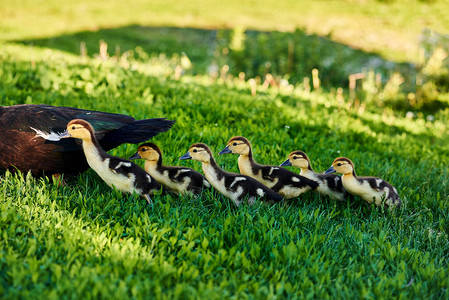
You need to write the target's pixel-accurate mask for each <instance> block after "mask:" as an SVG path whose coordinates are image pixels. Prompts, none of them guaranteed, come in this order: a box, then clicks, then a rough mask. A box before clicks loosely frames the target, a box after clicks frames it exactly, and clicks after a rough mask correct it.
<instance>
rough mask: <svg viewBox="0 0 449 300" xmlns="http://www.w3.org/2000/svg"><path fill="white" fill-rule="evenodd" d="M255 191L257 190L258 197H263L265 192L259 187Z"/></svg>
mask: <svg viewBox="0 0 449 300" xmlns="http://www.w3.org/2000/svg"><path fill="white" fill-rule="evenodd" d="M256 192H257V195H259V196H260V197H263V196H264V195H265V192H264V191H263V190H262V189H260V188H259V189H257V190H256Z"/></svg>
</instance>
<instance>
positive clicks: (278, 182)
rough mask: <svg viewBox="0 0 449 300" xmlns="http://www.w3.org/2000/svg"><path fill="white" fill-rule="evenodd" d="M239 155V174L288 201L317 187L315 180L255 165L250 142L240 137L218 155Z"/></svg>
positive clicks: (275, 168)
mask: <svg viewBox="0 0 449 300" xmlns="http://www.w3.org/2000/svg"><path fill="white" fill-rule="evenodd" d="M226 153H235V154H239V155H240V156H239V158H238V164H239V170H240V173H242V174H243V175H247V176H250V177H252V178H254V179H256V180H257V181H259V182H261V183H263V184H264V185H266V186H267V187H269V188H270V189H272V190H273V191H274V192H276V193H278V194H279V195H281V196H283V197H285V198H287V199H289V198H294V197H298V196H299V195H301V194H302V193H304V192H307V191H310V190H314V189H316V188H317V187H318V183H317V182H316V181H315V180H311V179H309V178H306V177H304V176H301V175H298V174H296V173H293V172H291V171H289V170H287V169H283V168H280V167H278V166H266V165H260V164H258V163H256V162H255V161H254V159H253V154H252V151H251V144H250V142H249V141H248V140H247V139H246V138H244V137H241V136H236V137H233V138H231V139H230V140H229V142H228V144H227V146H226V147H225V148H224V149H223V150H221V152H220V153H219V154H226Z"/></svg>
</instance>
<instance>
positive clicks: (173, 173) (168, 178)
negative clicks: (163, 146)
mask: <svg viewBox="0 0 449 300" xmlns="http://www.w3.org/2000/svg"><path fill="white" fill-rule="evenodd" d="M139 158H143V159H145V171H147V173H148V174H150V175H151V176H152V177H153V178H154V179H156V180H157V181H158V182H159V183H160V184H162V185H163V186H164V187H166V188H167V189H168V190H170V191H173V192H176V193H179V194H181V195H185V194H193V195H198V194H200V193H201V191H202V190H203V189H207V188H209V187H210V186H211V185H210V184H209V182H207V180H206V178H204V176H203V175H201V174H200V173H198V172H197V171H195V170H193V169H190V168H186V167H170V166H164V165H162V151H161V150H160V149H159V147H158V146H157V145H156V144H153V143H145V144H142V145H140V146H139V148H138V150H137V152H136V153H134V155H133V156H131V157H130V158H129V159H139Z"/></svg>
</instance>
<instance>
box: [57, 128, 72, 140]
mask: <svg viewBox="0 0 449 300" xmlns="http://www.w3.org/2000/svg"><path fill="white" fill-rule="evenodd" d="M69 137H72V136H71V135H70V133H69V132H68V131H67V130H66V131H64V132H63V133H61V134H60V135H59V138H60V139H66V138H69Z"/></svg>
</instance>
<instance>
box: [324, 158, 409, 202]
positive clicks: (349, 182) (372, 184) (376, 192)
mask: <svg viewBox="0 0 449 300" xmlns="http://www.w3.org/2000/svg"><path fill="white" fill-rule="evenodd" d="M335 172H337V173H341V174H343V176H342V182H343V187H344V188H345V189H346V190H347V191H348V192H349V193H351V194H353V195H357V196H360V197H362V199H363V200H365V201H366V202H368V203H373V202H374V203H375V204H376V205H377V206H381V205H383V203H386V204H387V205H389V206H399V205H401V200H400V199H399V195H398V191H397V190H396V188H395V187H393V186H392V185H391V184H389V183H388V182H386V181H385V180H383V179H380V178H376V177H358V176H357V175H356V174H355V168H354V164H353V163H352V161H351V160H350V159H349V158H346V157H339V158H336V159H335V160H334V162H333V163H332V166H331V167H330V168H329V169H328V170H327V171H326V172H325V174H328V173H335Z"/></svg>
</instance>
